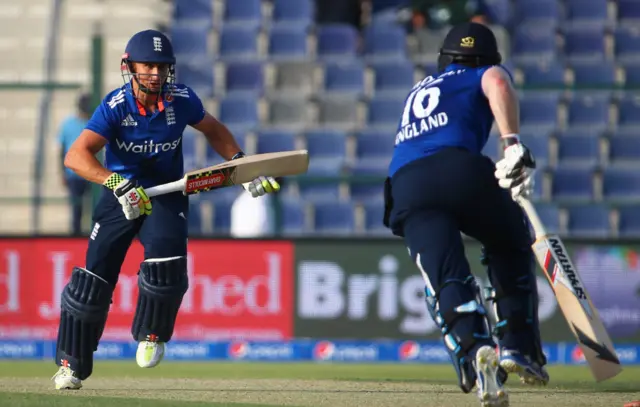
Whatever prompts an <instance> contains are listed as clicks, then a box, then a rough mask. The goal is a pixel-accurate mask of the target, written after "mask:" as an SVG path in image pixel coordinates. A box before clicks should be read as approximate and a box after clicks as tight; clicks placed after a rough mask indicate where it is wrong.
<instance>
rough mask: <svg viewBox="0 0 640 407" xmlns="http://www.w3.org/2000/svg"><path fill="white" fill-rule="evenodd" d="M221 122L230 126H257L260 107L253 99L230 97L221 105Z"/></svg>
mask: <svg viewBox="0 0 640 407" xmlns="http://www.w3.org/2000/svg"><path fill="white" fill-rule="evenodd" d="M220 120H221V121H222V122H223V123H225V124H230V125H245V126H257V125H258V123H259V118H258V105H257V103H256V100H255V99H253V98H250V97H249V98H245V97H228V98H225V99H224V100H222V102H221V103H220Z"/></svg>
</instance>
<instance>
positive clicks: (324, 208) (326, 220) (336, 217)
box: [314, 202, 355, 235]
mask: <svg viewBox="0 0 640 407" xmlns="http://www.w3.org/2000/svg"><path fill="white" fill-rule="evenodd" d="M314 224H315V230H316V232H317V233H320V234H330V235H347V234H350V233H352V232H353V230H354V227H355V213H354V207H353V204H351V203H350V202H318V203H316V204H315V206H314Z"/></svg>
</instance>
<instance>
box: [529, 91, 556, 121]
mask: <svg viewBox="0 0 640 407" xmlns="http://www.w3.org/2000/svg"><path fill="white" fill-rule="evenodd" d="M558 102H559V96H558V95H557V94H555V93H551V92H526V93H524V94H523V95H522V98H521V100H520V121H521V123H522V125H523V126H536V127H538V126H557V124H558Z"/></svg>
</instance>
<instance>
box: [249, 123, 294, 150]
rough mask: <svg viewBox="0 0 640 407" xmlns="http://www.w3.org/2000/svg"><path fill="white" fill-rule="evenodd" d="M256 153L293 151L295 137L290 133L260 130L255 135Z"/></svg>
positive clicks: (286, 131) (276, 130)
mask: <svg viewBox="0 0 640 407" xmlns="http://www.w3.org/2000/svg"><path fill="white" fill-rule="evenodd" d="M257 139H258V140H257V146H256V149H257V151H256V152H257V153H258V154H264V153H276V152H279V151H291V150H295V142H296V141H295V139H296V135H295V133H294V132H292V131H288V130H278V129H271V130H267V129H261V130H260V131H258V134H257Z"/></svg>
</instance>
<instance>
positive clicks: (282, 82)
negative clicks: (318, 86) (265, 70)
mask: <svg viewBox="0 0 640 407" xmlns="http://www.w3.org/2000/svg"><path fill="white" fill-rule="evenodd" d="M273 66H274V68H275V81H274V87H275V89H274V91H275V92H276V93H278V94H283V93H290V94H296V95H298V96H307V95H312V94H313V93H314V92H315V80H316V79H315V68H316V65H315V63H313V62H310V61H281V62H274V63H273Z"/></svg>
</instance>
